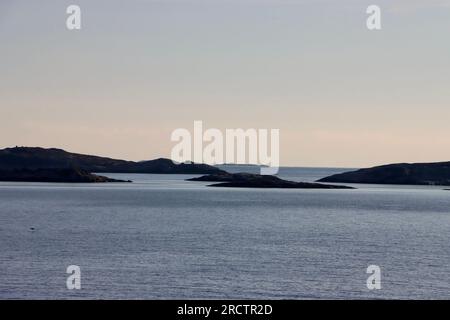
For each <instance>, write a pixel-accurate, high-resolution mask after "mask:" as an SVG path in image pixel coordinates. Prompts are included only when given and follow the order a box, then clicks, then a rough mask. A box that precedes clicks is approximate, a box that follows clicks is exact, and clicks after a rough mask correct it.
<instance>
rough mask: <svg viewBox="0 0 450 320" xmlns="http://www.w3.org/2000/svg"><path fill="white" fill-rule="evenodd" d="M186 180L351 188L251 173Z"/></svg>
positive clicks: (233, 185) (254, 185)
mask: <svg viewBox="0 0 450 320" xmlns="http://www.w3.org/2000/svg"><path fill="white" fill-rule="evenodd" d="M188 181H207V182H220V183H216V184H211V185H209V186H210V187H230V188H282V189H353V188H352V187H347V186H340V185H328V184H321V183H308V182H294V181H288V180H283V179H280V178H278V177H275V176H268V175H260V174H251V173H234V174H233V173H219V174H211V175H206V176H202V177H198V178H192V179H188Z"/></svg>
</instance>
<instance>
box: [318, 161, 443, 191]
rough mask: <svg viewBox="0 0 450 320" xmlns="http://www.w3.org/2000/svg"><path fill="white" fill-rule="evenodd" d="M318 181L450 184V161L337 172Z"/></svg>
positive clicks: (401, 164)
mask: <svg viewBox="0 0 450 320" xmlns="http://www.w3.org/2000/svg"><path fill="white" fill-rule="evenodd" d="M318 182H340V183H368V184H396V185H400V184H403V185H440V186H450V162H435V163H411V164H410V163H398V164H389V165H384V166H377V167H372V168H368V169H360V170H356V171H350V172H344V173H340V174H335V175H332V176H329V177H326V178H323V179H320V180H318Z"/></svg>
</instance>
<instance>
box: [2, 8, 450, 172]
mask: <svg viewBox="0 0 450 320" xmlns="http://www.w3.org/2000/svg"><path fill="white" fill-rule="evenodd" d="M70 4H77V5H79V6H80V7H81V10H82V29H81V30H79V31H69V30H67V29H66V18H67V14H66V8H67V6H68V5H70ZM371 4H376V5H379V6H380V7H381V9H382V30H380V31H369V30H368V29H367V28H366V18H367V14H366V8H367V7H368V6H369V5H371ZM449 36H450V0H448V1H447V0H442V1H430V0H422V1H411V0H410V1H407V0H397V1H396V0H389V1H387V0H380V1H379V0H371V1H360V0H358V1H356V0H343V1H336V0H321V1H320V0H319V1H318V0H314V1H313V0H278V1H276V0H261V1H257V0H239V1H238V0H209V1H208V0H178V1H176V0H159V1H156V0H155V1H152V0H128V1H125V0H123V1H122V0H121V1H119V0H103V1H100V0H71V1H65V0H52V1H49V0H40V1H32V0H28V1H24V0H14V1H13V0H1V1H0V118H1V126H0V148H4V147H11V146H16V145H19V146H42V147H58V148H63V149H66V150H68V151H72V152H79V153H90V154H96V155H102V156H109V157H115V158H122V159H129V160H143V159H151V158H157V157H169V156H170V151H171V148H172V147H173V146H174V143H173V142H171V141H170V134H171V132H172V131H173V130H175V129H177V128H187V129H190V130H192V128H193V121H194V120H202V121H203V123H204V126H205V127H206V128H219V129H222V130H225V129H227V128H231V129H232V128H243V129H247V128H256V129H258V128H264V129H271V128H274V129H280V147H281V156H280V161H281V164H282V165H289V166H332V167H333V166H336V167H366V166H372V165H378V164H385V163H393V162H431V161H450V139H449V137H450V41H449Z"/></svg>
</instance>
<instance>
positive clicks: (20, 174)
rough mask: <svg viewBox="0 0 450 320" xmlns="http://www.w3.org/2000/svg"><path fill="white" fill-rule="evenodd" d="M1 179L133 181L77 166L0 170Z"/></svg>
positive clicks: (22, 180)
mask: <svg viewBox="0 0 450 320" xmlns="http://www.w3.org/2000/svg"><path fill="white" fill-rule="evenodd" d="M0 181H9V182H66V183H101V182H131V181H125V180H117V179H111V178H107V177H103V176H99V175H96V174H92V173H89V172H87V171H84V170H81V169H75V168H64V169H12V170H0Z"/></svg>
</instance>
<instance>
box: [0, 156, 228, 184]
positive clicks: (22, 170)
mask: <svg viewBox="0 0 450 320" xmlns="http://www.w3.org/2000/svg"><path fill="white" fill-rule="evenodd" d="M93 172H96V173H160V174H208V173H221V172H224V171H222V170H220V169H218V168H215V167H212V166H209V165H205V164H196V163H181V164H175V163H173V162H172V161H171V160H169V159H163V158H160V159H156V160H149V161H141V162H134V161H126V160H118V159H111V158H105V157H98V156H92V155H84V154H78V153H71V152H67V151H64V150H61V149H54V148H52V149H44V148H30V147H15V148H6V149H2V150H0V181H28V182H130V181H122V180H116V179H110V178H106V177H103V176H99V175H95V174H93Z"/></svg>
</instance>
